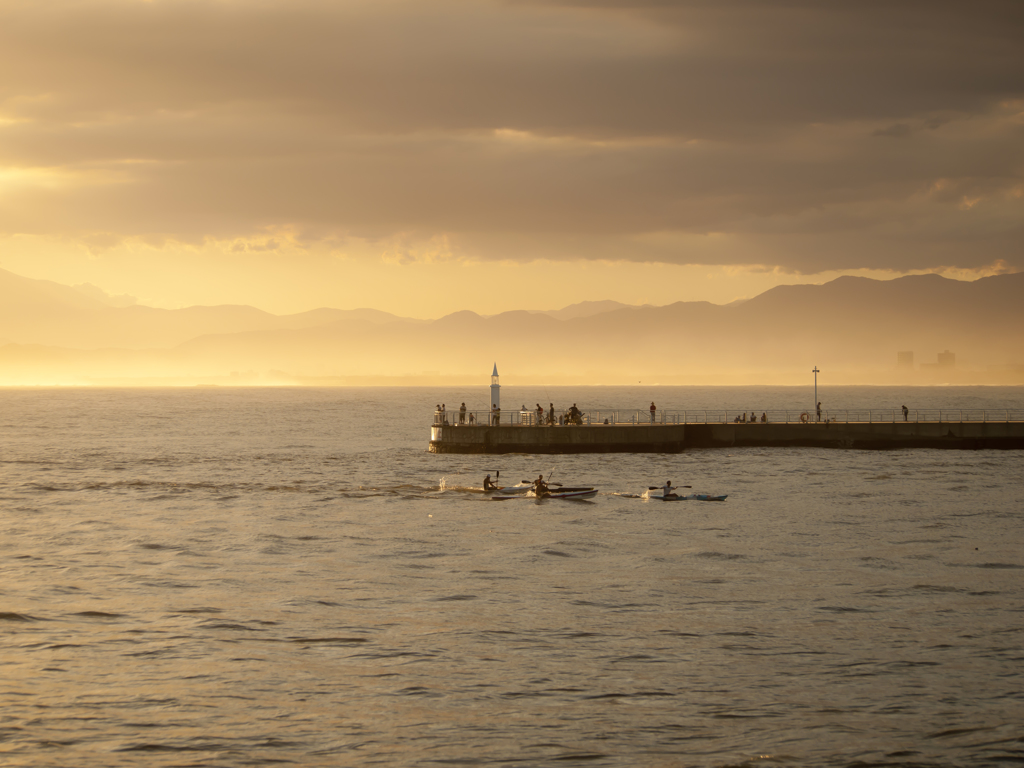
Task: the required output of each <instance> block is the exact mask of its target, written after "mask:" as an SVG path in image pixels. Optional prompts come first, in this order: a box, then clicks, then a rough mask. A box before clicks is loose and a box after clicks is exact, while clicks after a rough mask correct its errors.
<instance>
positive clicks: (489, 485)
mask: <svg viewBox="0 0 1024 768" xmlns="http://www.w3.org/2000/svg"><path fill="white" fill-rule="evenodd" d="M484 490H485V491H496V490H498V486H496V485H495V484H494V483H492V482H491V476H490V475H488V476H487V477H485V478H484Z"/></svg>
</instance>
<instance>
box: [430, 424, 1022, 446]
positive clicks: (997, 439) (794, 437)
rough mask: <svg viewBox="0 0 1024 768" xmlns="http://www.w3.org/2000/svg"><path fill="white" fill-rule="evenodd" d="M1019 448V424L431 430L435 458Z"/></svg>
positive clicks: (717, 425)
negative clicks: (452, 455)
mask: <svg viewBox="0 0 1024 768" xmlns="http://www.w3.org/2000/svg"><path fill="white" fill-rule="evenodd" d="M739 447H758V448H788V447H805V448H852V449H867V450H893V449H900V448H951V449H959V450H981V449H1002V450H1021V449H1024V422H1020V421H1005V422H996V421H987V422H974V421H963V422H898V421H897V422H874V423H869V422H838V423H837V422H831V423H823V422H811V423H807V424H801V423H784V424H772V423H768V424H762V423H753V424H752V423H747V424H742V423H740V424H734V423H726V424H722V423H710V424H650V425H646V424H611V425H609V424H596V425H591V426H518V425H500V426H475V425H474V426H465V425H458V426H456V425H450V426H449V425H444V426H434V427H431V434H430V448H429V449H430V451H432V452H433V453H485V454H501V453H546V454H559V453H679V452H681V451H684V450H686V449H688V448H739Z"/></svg>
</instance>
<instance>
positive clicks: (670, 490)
mask: <svg viewBox="0 0 1024 768" xmlns="http://www.w3.org/2000/svg"><path fill="white" fill-rule="evenodd" d="M675 490H676V489H675V486H673V485H672V481H671V480H666V481H665V485H663V486H662V488H661V495H662V496H664V497H665V498H666V499H667V498H668V497H669V496H675V495H676V494H675Z"/></svg>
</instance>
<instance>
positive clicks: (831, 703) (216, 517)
mask: <svg viewBox="0 0 1024 768" xmlns="http://www.w3.org/2000/svg"><path fill="white" fill-rule="evenodd" d="M652 392H653V393H654V394H653V395H652ZM823 394H824V395H825V396H826V399H827V403H826V407H833V408H838V407H842V406H845V407H850V408H855V407H898V406H899V405H901V404H902V403H903V402H904V401H906V400H911V401H912V402H911V403H908V405H911V407H917V408H924V407H939V406H943V407H958V406H959V407H992V408H997V407H1018V408H1019V407H1021V406H1022V402H1024V396H1022V393H1021V391H1020V390H1018V389H1013V388H1005V389H992V388H989V389H983V388H977V389H957V388H944V389H925V390H907V389H899V390H896V389H894V390H883V389H877V388H849V389H839V388H831V389H828V390H823ZM503 395H504V396H505V397H506V398H512V399H515V400H516V404H518V403H519V401H520V400H523V401H524V402H525V404H527V405H532V404H533V403H534V402H542V403H544V404H547V402H549V401H550V400H557V401H558V402H557V403H556V405H558V406H561V405H562V404H564V405H569V404H571V402H572V401H578V402H579V404H580V406H581V407H582V408H583V409H584V410H588V409H595V410H596V409H598V408H606V409H607V408H611V407H619V408H637V407H640V408H642V407H643V406H644V405H646V404H647V403H648V402H649V400H650V399H651V397H652V396H654V397H656V399H657V401H658V406H659V407H660V408H684V407H686V408H699V407H707V408H723V407H729V408H745V409H747V410H751V409H756V410H757V412H758V413H760V412H761V411H762V410H764V409H766V408H788V407H797V408H798V407H801V405H802V404H803V401H804V400H806V401H808V402H810V401H811V398H812V397H813V395H809V394H808V392H807V391H804V390H792V389H782V388H779V389H774V388H761V389H739V388H732V389H717V390H716V389H706V388H705V389H687V388H657V389H653V390H652V389H640V388H637V389H635V390H630V389H626V388H594V389H574V390H567V389H539V390H531V389H528V388H523V389H521V390H516V389H515V388H513V387H506V388H505V389H504V390H503ZM486 398H487V390H486V387H481V388H480V391H479V392H476V391H472V392H470V391H446V392H441V391H439V390H431V389H362V390H360V389H283V390H246V389H239V390H227V389H194V390H72V391H69V390H3V391H0V430H2V434H0V440H2V442H0V451H2V453H0V473H2V474H0V764H3V765H4V766H47V765H53V766H120V765H138V764H145V765H148V766H160V767H161V768H162V767H164V766H220V765H225V766H226V765H231V766H234V765H261V764H295V765H303V766H307V765H308V766H318V765H324V766H330V765H364V764H365V765H371V764H383V765H452V764H454V765H485V764H496V765H513V764H516V765H566V764H570V765H571V764H575V763H577V762H582V763H584V764H587V765H594V766H634V765H645V766H646V765H650V766H737V765H751V766H752V765H757V764H762V763H764V764H767V765H781V766H787V765H792V766H833V765H835V766H869V765H884V766H987V765H1011V764H1018V765H1019V764H1020V763H1022V762H1024V547H1022V544H1024V527H1022V517H1024V514H1022V513H1024V456H1022V454H1021V453H1020V452H999V451H984V452H970V451H935V450H917V451H893V452H862V451H845V450H831V451H830V450H815V449H794V450H787V449H738V450H732V451H729V450H717V451H692V452H688V453H685V454H682V455H674V456H661V455H611V456H566V457H531V456H522V455H516V456H503V457H483V456H435V455H432V454H429V453H427V451H426V447H427V441H428V439H429V423H430V420H431V417H432V411H433V406H434V404H435V402H437V401H441V400H447V405H448V408H449V409H451V408H452V407H453V403H454V404H455V405H456V406H457V404H458V403H459V402H461V401H463V400H466V401H467V405H468V406H469V407H471V408H473V407H481V406H484V405H486ZM474 400H475V401H478V402H473V401H474ZM507 404H508V403H506V405H507ZM499 470H500V472H501V480H502V481H508V482H515V481H518V480H522V479H525V478H530V477H535V476H536V475H537V473H539V472H544V473H545V474H547V473H549V472H553V473H554V475H553V481H555V482H559V481H562V482H565V483H572V484H587V485H594V486H597V487H598V488H600V489H601V494H600V495H599V496H598V497H597V498H596V499H594V500H592V501H576V502H567V501H554V500H546V501H543V502H537V501H534V500H528V499H523V500H513V501H507V502H496V501H492V500H490V499H489V498H488V496H486V495H484V494H483V493H481V492H480V491H479V488H480V484H481V481H482V478H483V475H484V473H485V472H491V473H492V474H494V473H495V472H496V471H499ZM666 479H672V480H673V481H675V483H676V484H687V485H692V486H693V488H694V490H695V491H707V492H713V493H727V494H728V495H729V497H728V500H727V501H725V502H722V503H702V502H695V501H689V502H677V503H665V502H660V501H654V500H651V501H647V500H644V499H642V498H635V496H636V495H638V494H640V493H642V492H643V491H644V490H645V489H646V488H647V486H648V485H655V484H658V485H660V484H661V483H663V482H664V481H665V480H666Z"/></svg>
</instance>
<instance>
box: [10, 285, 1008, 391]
mask: <svg viewBox="0 0 1024 768" xmlns="http://www.w3.org/2000/svg"><path fill="white" fill-rule="evenodd" d="M1022 292H1024V273H1018V274H1011V275H998V276H994V277H987V278H983V279H980V280H976V281H973V282H963V281H956V280H949V279H946V278H943V277H940V276H937V275H916V276H908V277H902V278H897V279H894V280H890V281H878V280H871V279H868V278H861V277H841V278H838V279H836V280H833V281H831V282H829V283H825V284H823V285H788V286H777V287H775V288H772V289H770V290H768V291H765V292H764V293H762V294H760V295H758V296H755V297H754V298H752V299H749V300H747V301H744V302H737V303H733V304H729V305H716V304H711V303H708V302H703V301H679V302H676V303H674V304H669V305H665V306H658V307H655V306H650V305H645V306H629V305H624V304H621V303H620V302H614V301H599V302H581V303H580V304H576V305H571V306H569V307H565V308H563V309H562V310H552V311H548V312H529V311H521V310H520V311H512V312H503V313H501V314H498V315H494V316H491V317H482V316H480V315H478V314H476V313H474V312H470V311H468V310H466V311H460V312H454V313H452V314H449V315H447V316H445V317H442V318H439V319H437V320H433V321H421V320H412V319H409V318H401V317H397V316H395V315H391V314H388V313H385V312H379V311H377V310H334V309H318V310H313V311H311V312H304V313H300V314H296V315H287V316H275V315H272V314H270V313H267V312H263V311H261V310H258V309H255V308H253V307H239V306H224V307H190V308H187V309H181V310H157V309H153V308H150V307H143V306H138V305H135V306H129V307H110V306H106V305H104V304H103V302H99V301H95V300H91V299H90V298H89V297H87V296H83V295H82V294H81V293H78V292H76V291H74V289H71V288H68V287H66V286H60V285H58V284H56V283H49V282H47V281H31V280H27V279H25V278H20V277H18V276H16V275H13V274H12V273H9V272H4V271H3V270H0V339H8V340H10V341H11V342H14V343H12V344H8V345H7V346H6V347H2V348H0V366H2V370H0V380H3V379H2V375H3V371H6V372H7V373H8V380H14V381H27V380H29V379H31V377H32V373H31V372H32V371H33V370H35V371H44V372H46V376H49V377H51V378H52V379H53V380H57V379H60V380H65V379H69V378H70V379H74V378H75V377H78V379H79V380H81V379H97V378H99V379H109V378H110V377H111V376H114V377H117V376H126V377H130V376H131V375H132V372H133V371H142V370H144V371H147V372H149V373H150V374H151V375H160V376H178V377H186V378H187V377H216V376H226V375H229V374H231V373H232V372H238V371H243V372H255V373H254V375H258V376H263V375H266V374H267V372H270V371H273V372H275V376H277V377H278V378H281V379H283V380H303V379H309V378H317V379H344V378H345V377H361V376H363V377H364V376H386V377H410V376H411V377H415V376H417V375H422V374H423V373H424V372H428V371H429V372H442V373H444V374H447V375H467V376H469V375H482V374H479V371H481V370H484V371H485V373H489V371H490V368H491V365H492V364H493V362H494V361H495V360H498V361H499V367H500V369H501V370H502V372H503V373H504V374H506V375H508V374H512V375H514V376H527V377H532V378H534V379H540V380H552V381H553V380H556V379H557V380H561V381H566V380H579V381H589V382H591V383H599V382H601V381H609V382H617V381H632V380H651V377H655V379H657V378H658V377H661V378H668V379H670V380H672V381H676V382H687V381H692V382H714V381H725V380H732V379H730V377H732V378H733V379H734V378H736V377H739V376H742V377H745V378H744V379H743V380H744V381H762V380H764V381H767V380H772V381H775V382H785V381H789V380H791V379H793V380H797V377H800V379H799V380H802V379H803V378H806V371H809V370H810V368H811V367H812V366H814V365H817V366H820V367H822V368H826V367H827V368H828V370H829V371H830V372H831V373H832V375H834V376H839V375H843V376H846V377H847V378H848V379H855V378H857V377H862V378H863V377H867V376H868V373H869V372H874V373H872V375H874V374H875V373H878V372H883V373H885V372H888V373H886V374H885V375H890V374H892V373H893V372H894V369H895V366H896V353H897V352H902V351H912V352H914V354H915V358H916V361H917V362H918V363H926V362H934V361H935V360H936V356H937V354H938V353H939V352H942V351H943V350H946V349H948V350H951V351H953V352H954V353H955V354H956V355H957V366H958V368H959V369H963V370H967V369H971V370H975V371H986V370H988V369H1006V368H1010V369H1014V368H1016V367H1020V368H1021V370H1022V371H1024V302H1021V301H1020V296H1021V295H1022ZM60 348H63V349H60ZM75 350H77V351H75ZM104 350H105V351H104ZM947 373H949V372H947ZM11 377H13V379H12V378H11ZM61 377H63V378H61ZM44 378H45V377H44ZM1022 383H1024V380H1022Z"/></svg>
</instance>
